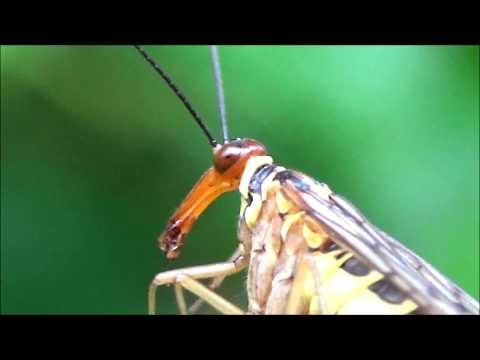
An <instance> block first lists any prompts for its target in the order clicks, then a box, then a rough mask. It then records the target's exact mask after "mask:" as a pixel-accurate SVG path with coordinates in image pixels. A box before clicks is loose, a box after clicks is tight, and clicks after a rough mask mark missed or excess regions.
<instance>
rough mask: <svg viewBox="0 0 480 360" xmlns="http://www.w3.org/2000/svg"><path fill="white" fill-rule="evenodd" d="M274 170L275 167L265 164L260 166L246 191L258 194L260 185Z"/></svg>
mask: <svg viewBox="0 0 480 360" xmlns="http://www.w3.org/2000/svg"><path fill="white" fill-rule="evenodd" d="M274 170H275V166H272V165H268V164H266V165H262V166H260V167H259V168H258V169H257V171H255V173H254V174H253V176H252V178H251V179H250V183H249V184H248V191H249V192H251V193H255V194H258V193H260V191H261V189H262V183H263V182H264V181H265V179H266V178H267V177H268V175H270V174H271V173H272V171H274Z"/></svg>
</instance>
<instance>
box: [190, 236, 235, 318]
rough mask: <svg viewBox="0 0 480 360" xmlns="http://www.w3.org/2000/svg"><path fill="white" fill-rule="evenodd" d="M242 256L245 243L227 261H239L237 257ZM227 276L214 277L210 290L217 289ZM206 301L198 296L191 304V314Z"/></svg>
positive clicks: (209, 286)
mask: <svg viewBox="0 0 480 360" xmlns="http://www.w3.org/2000/svg"><path fill="white" fill-rule="evenodd" d="M240 257H243V245H242V244H240V245H239V246H238V248H237V250H235V252H234V253H233V255H232V256H230V258H229V259H228V260H227V261H233V262H235V261H237V259H239V258H240ZM226 277H227V275H220V276H217V277H215V278H213V279H212V281H211V282H210V284H209V285H208V288H209V289H210V290H215V289H218V288H219V287H220V286H221V285H222V283H223V280H225V278H226ZM204 303H205V300H203V299H201V298H198V299H197V300H195V302H194V303H193V304H192V305H191V306H190V308H189V309H188V313H189V314H194V313H196V312H197V311H198V310H199V309H200V307H201V306H202V305H203V304H204Z"/></svg>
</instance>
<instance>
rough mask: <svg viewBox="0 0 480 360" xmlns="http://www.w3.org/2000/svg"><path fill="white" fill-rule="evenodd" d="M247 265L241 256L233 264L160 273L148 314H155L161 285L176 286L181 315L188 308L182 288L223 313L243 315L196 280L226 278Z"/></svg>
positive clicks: (154, 280) (151, 294) (149, 303)
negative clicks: (158, 289)
mask: <svg viewBox="0 0 480 360" xmlns="http://www.w3.org/2000/svg"><path fill="white" fill-rule="evenodd" d="M246 265H247V262H246V260H245V258H244V257H243V256H240V257H239V258H237V259H236V261H232V262H225V263H218V264H211V265H203V266H195V267H190V268H185V269H178V270H171V271H165V272H163V273H160V274H158V275H157V276H155V278H154V279H153V281H152V283H151V284H150V288H149V290H148V312H149V314H155V304H156V298H155V297H156V290H157V287H158V286H161V285H167V284H175V295H176V298H177V303H178V306H179V309H180V312H181V313H185V314H186V313H187V310H186V309H187V307H186V303H185V299H184V297H183V292H182V289H181V288H182V287H183V288H185V289H187V290H189V291H191V292H192V293H194V294H195V295H197V296H198V297H200V298H202V299H204V300H205V301H206V302H207V303H209V304H210V305H211V306H213V307H214V308H215V309H217V310H218V311H220V312H222V313H227V314H232V313H236V314H237V313H238V314H239V313H243V312H242V311H241V310H240V309H239V308H237V307H236V306H235V305H233V304H230V303H229V302H227V301H226V300H224V299H223V298H222V297H220V296H219V295H217V294H215V293H214V292H213V291H212V290H210V289H208V288H207V287H206V286H205V285H203V284H201V283H200V282H199V281H197V280H195V279H205V278H212V277H225V276H228V275H231V274H234V273H237V272H239V271H241V270H242V269H244V268H245V267H246Z"/></svg>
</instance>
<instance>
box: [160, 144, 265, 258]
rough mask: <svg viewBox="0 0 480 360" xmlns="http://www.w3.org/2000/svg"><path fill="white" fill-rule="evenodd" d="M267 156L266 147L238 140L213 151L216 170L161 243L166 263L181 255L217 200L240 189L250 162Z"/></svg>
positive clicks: (208, 173)
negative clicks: (196, 222)
mask: <svg viewBox="0 0 480 360" xmlns="http://www.w3.org/2000/svg"><path fill="white" fill-rule="evenodd" d="M266 153H267V151H266V149H265V146H263V145H262V144H261V143H259V142H258V141H256V140H252V139H236V140H233V141H232V142H229V143H225V144H223V145H216V146H215V147H214V148H213V157H214V159H213V166H212V167H211V168H210V169H208V170H207V171H206V172H205V173H204V174H203V176H202V177H201V178H200V180H199V181H198V182H197V184H196V185H195V186H194V187H193V189H192V191H190V193H189V194H188V195H187V197H186V198H185V200H184V201H183V202H182V204H181V205H180V208H179V209H178V210H177V211H176V212H175V213H174V214H173V216H172V217H171V218H170V220H169V221H168V224H167V228H166V230H165V231H164V232H163V234H162V235H161V236H160V237H159V239H158V241H159V243H160V248H161V249H162V250H163V251H164V252H165V255H166V257H167V259H174V258H176V257H178V256H179V255H180V249H181V247H182V246H183V244H184V242H185V237H186V235H187V234H188V233H189V232H190V230H191V228H192V226H193V224H194V223H195V221H196V220H197V219H198V217H199V216H200V215H201V214H202V213H203V211H204V210H205V209H206V208H207V207H208V206H209V205H210V204H211V203H212V202H213V201H214V200H215V199H216V198H218V197H219V196H220V195H222V194H223V193H225V192H228V191H233V190H236V189H238V187H239V185H240V180H241V178H242V175H243V172H244V170H245V166H246V165H247V162H248V160H249V159H250V158H252V157H254V156H262V155H266Z"/></svg>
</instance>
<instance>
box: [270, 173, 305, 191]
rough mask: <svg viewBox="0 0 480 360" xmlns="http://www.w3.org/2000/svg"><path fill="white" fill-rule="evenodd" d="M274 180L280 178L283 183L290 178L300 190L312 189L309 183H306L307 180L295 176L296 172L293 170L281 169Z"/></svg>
mask: <svg viewBox="0 0 480 360" xmlns="http://www.w3.org/2000/svg"><path fill="white" fill-rule="evenodd" d="M273 180H278V181H280V183H281V184H283V183H284V182H285V181H287V180H290V181H291V182H292V183H293V184H294V185H295V187H296V188H298V189H299V190H302V191H309V190H310V186H309V185H308V184H307V183H305V181H303V180H302V179H300V178H299V177H297V176H295V174H293V172H292V171H291V170H284V171H280V172H279V173H277V175H275V177H274V178H273Z"/></svg>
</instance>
